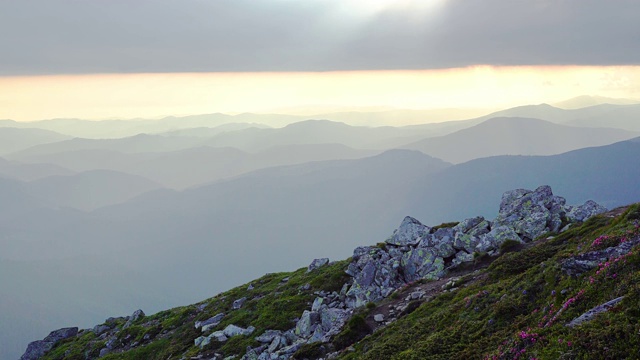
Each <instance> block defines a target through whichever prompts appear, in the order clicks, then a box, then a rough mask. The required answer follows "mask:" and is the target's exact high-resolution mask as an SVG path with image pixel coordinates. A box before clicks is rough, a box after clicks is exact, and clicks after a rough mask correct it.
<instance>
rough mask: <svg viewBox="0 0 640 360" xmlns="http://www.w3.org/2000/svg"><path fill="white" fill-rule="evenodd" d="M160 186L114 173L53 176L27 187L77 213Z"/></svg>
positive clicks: (36, 193) (120, 200)
mask: <svg viewBox="0 0 640 360" xmlns="http://www.w3.org/2000/svg"><path fill="white" fill-rule="evenodd" d="M160 187H161V185H160V184H158V183H156V182H153V181H151V180H148V179H145V178H143V177H140V176H136V175H130V174H125V173H121V172H116V171H111V170H92V171H86V172H82V173H79V174H75V175H66V176H63V175H58V176H50V177H46V178H42V179H38V180H35V181H32V182H29V183H28V184H27V189H28V192H29V194H31V195H32V196H34V197H36V198H39V199H44V200H45V201H46V202H47V203H49V204H55V206H60V207H72V208H75V209H78V210H93V209H97V208H100V207H103V206H108V205H113V204H118V203H121V202H124V201H126V200H129V199H131V198H133V197H135V196H137V195H140V194H142V193H145V192H148V191H152V190H156V189H158V188H160Z"/></svg>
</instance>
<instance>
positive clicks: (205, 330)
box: [22, 186, 640, 360]
mask: <svg viewBox="0 0 640 360" xmlns="http://www.w3.org/2000/svg"><path fill="white" fill-rule="evenodd" d="M598 214H600V215H598ZM583 221H584V222H583ZM639 221H640V205H632V206H628V207H625V208H619V209H615V210H614V211H610V212H606V209H604V208H602V207H601V206H599V205H597V204H596V203H594V202H586V203H585V204H584V205H580V206H568V205H566V204H565V200H564V199H563V198H561V197H559V196H555V195H553V193H552V192H551V188H549V187H548V186H541V187H539V188H537V189H536V190H534V191H531V190H523V189H519V190H513V191H508V192H506V193H505V194H504V195H503V196H502V201H501V203H500V210H499V212H498V216H497V217H496V218H495V219H493V220H491V221H489V220H486V219H484V218H482V217H476V218H469V219H466V220H463V221H461V222H456V223H447V224H442V225H439V226H434V227H429V226H426V225H423V224H421V223H420V222H419V221H418V220H416V219H413V218H411V217H406V218H405V219H404V220H403V221H402V223H401V225H400V227H399V228H398V229H397V230H396V231H395V232H393V234H392V235H391V236H390V237H389V238H387V239H386V240H385V241H384V242H381V243H378V244H377V245H373V246H365V247H359V248H356V249H355V250H354V253H353V256H352V257H351V258H349V259H346V260H343V261H338V262H329V261H328V259H316V260H314V261H313V262H312V263H311V264H310V265H309V267H308V268H306V269H305V268H302V269H299V270H297V271H294V272H291V273H271V274H267V275H265V276H264V277H262V278H259V279H256V280H254V281H251V282H250V283H247V284H245V285H242V286H239V287H236V288H234V289H232V290H229V291H227V292H223V293H221V294H218V295H216V296H215V297H213V298H210V299H208V300H205V301H202V302H199V303H197V304H193V305H189V306H184V307H179V308H174V309H171V310H166V311H161V312H159V313H156V314H153V315H150V316H146V315H145V314H144V312H142V311H141V310H138V311H135V312H134V313H133V314H132V315H131V316H129V317H115V318H109V319H107V320H106V321H105V322H104V323H102V324H98V325H96V326H95V327H93V328H92V329H85V330H78V328H64V329H60V330H57V331H54V332H52V333H51V334H50V335H49V336H47V337H46V338H45V339H44V340H41V341H36V342H33V343H31V344H30V345H29V348H28V350H27V352H26V353H25V355H24V356H23V357H22V359H24V360H27V359H95V358H98V357H101V358H103V359H223V358H228V357H230V356H234V355H235V356H236V358H238V359H240V358H242V359H290V358H291V359H318V358H344V359H424V358H433V359H463V358H465V359H466V358H472V359H476V358H477V359H482V358H486V359H519V358H538V359H557V358H559V357H560V358H589V359H595V358H616V359H621V358H629V356H630V354H637V351H638V347H639V345H640V342H639V341H638V338H637V333H638V331H639V330H640V326H639V325H638V323H639V322H638V320H640V312H638V310H637V309H638V305H640V287H638V280H637V278H638V274H639V272H638V271H639V270H640V251H639V250H638V249H639V248H638V247H637V245H638V244H640V230H639V224H638V222H639ZM380 240H382V239H380ZM608 310H611V311H608ZM43 354H44V356H42V355H43Z"/></svg>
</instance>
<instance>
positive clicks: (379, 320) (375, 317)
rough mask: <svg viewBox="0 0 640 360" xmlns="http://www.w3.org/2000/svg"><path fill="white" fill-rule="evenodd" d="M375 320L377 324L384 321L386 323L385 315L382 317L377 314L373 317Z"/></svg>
mask: <svg viewBox="0 0 640 360" xmlns="http://www.w3.org/2000/svg"><path fill="white" fill-rule="evenodd" d="M373 320H374V321H375V322H383V321H384V315H382V314H375V315H374V316H373Z"/></svg>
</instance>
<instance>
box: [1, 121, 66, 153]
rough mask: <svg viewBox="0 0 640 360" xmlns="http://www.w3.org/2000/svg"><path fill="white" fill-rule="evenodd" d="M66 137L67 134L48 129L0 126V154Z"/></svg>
mask: <svg viewBox="0 0 640 360" xmlns="http://www.w3.org/2000/svg"><path fill="white" fill-rule="evenodd" d="M67 139H69V136H67V135H62V134H58V133H56V132H53V131H48V130H42V129H20V128H15V127H0V155H2V154H8V153H12V152H16V151H20V150H24V149H27V148H30V147H32V146H35V145H41V144H49V143H53V142H58V141H62V140H67Z"/></svg>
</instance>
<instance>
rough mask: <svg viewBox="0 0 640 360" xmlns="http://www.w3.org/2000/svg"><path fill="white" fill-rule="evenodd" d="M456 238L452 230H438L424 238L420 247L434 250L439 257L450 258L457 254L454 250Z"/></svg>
mask: <svg viewBox="0 0 640 360" xmlns="http://www.w3.org/2000/svg"><path fill="white" fill-rule="evenodd" d="M454 237H455V233H454V231H453V229H452V228H442V229H438V230H436V232H435V233H433V234H428V235H426V236H424V237H423V238H422V241H420V244H419V247H421V248H432V249H434V250H435V253H436V254H437V255H438V256H440V257H442V258H448V257H450V256H453V255H454V254H455V253H456V251H455V249H454V248H453V240H454Z"/></svg>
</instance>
